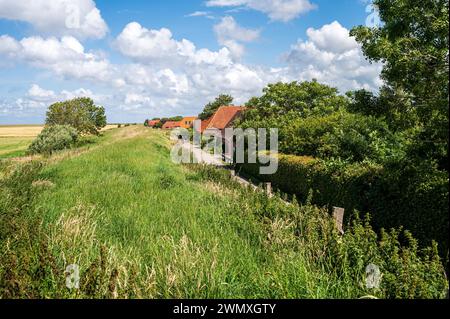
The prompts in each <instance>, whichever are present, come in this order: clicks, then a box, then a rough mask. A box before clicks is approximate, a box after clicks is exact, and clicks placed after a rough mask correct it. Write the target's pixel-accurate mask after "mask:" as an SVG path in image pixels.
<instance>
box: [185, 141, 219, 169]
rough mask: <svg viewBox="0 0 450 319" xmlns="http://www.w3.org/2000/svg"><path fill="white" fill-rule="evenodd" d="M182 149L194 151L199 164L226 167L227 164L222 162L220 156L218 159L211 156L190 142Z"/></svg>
mask: <svg viewBox="0 0 450 319" xmlns="http://www.w3.org/2000/svg"><path fill="white" fill-rule="evenodd" d="M182 147H183V148H184V149H187V150H190V151H192V153H193V155H194V157H195V158H196V160H197V161H198V163H203V164H209V165H215V166H224V165H225V163H224V162H223V161H222V158H221V157H220V156H218V157H216V156H214V155H213V154H209V153H208V152H205V151H204V150H202V149H201V148H200V147H199V146H194V145H193V144H192V143H190V142H185V143H183V145H182Z"/></svg>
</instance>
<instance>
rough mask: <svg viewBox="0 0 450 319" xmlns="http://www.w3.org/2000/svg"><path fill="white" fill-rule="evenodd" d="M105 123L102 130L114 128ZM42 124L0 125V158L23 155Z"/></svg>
mask: <svg viewBox="0 0 450 319" xmlns="http://www.w3.org/2000/svg"><path fill="white" fill-rule="evenodd" d="M115 127H117V125H107V126H106V127H105V128H103V130H102V131H107V130H109V129H112V128H115ZM43 128H44V126H43V125H0V159H1V158H10V157H18V156H23V155H24V154H25V152H26V150H27V148H28V146H29V145H30V144H31V141H33V139H34V138H35V137H36V136H37V135H38V134H39V133H40V132H41V131H42V129H43Z"/></svg>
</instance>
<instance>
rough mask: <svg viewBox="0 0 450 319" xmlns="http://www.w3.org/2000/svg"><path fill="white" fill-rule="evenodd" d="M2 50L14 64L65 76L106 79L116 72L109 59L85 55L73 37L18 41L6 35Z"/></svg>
mask: <svg viewBox="0 0 450 319" xmlns="http://www.w3.org/2000/svg"><path fill="white" fill-rule="evenodd" d="M0 48H1V49H0V54H1V55H3V56H5V57H6V58H7V59H10V60H11V61H19V62H25V63H28V64H30V65H32V66H34V67H37V68H41V69H47V70H50V71H52V72H54V73H55V74H57V75H59V76H62V77H68V78H76V79H91V80H106V79H107V78H109V77H110V76H111V73H112V71H113V67H112V66H111V65H110V63H109V62H108V60H106V59H105V58H103V57H99V56H97V55H95V54H93V53H88V52H85V50H84V47H83V45H82V44H81V43H80V42H79V41H78V40H77V39H76V38H74V37H72V36H64V37H62V38H61V39H57V38H55V37H50V38H46V39H45V38H42V37H28V38H23V39H22V40H20V41H17V40H15V39H14V38H12V37H10V36H7V35H3V36H0Z"/></svg>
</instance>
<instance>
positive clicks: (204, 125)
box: [147, 105, 245, 134]
mask: <svg viewBox="0 0 450 319" xmlns="http://www.w3.org/2000/svg"><path fill="white" fill-rule="evenodd" d="M244 110H245V108H244V107H241V106H232V105H231V106H221V107H219V108H218V109H217V111H216V112H215V113H214V114H213V115H212V116H211V117H210V118H208V119H206V120H203V121H201V125H200V133H204V132H205V131H208V130H211V131H212V130H220V131H221V132H222V134H224V131H225V129H226V128H227V127H231V125H232V123H233V121H234V120H235V119H236V118H238V117H239V116H240V115H241V114H242V112H243V111H244ZM197 119H198V118H197V117H196V116H187V117H184V118H183V119H182V120H181V121H167V122H165V123H164V124H163V125H162V129H163V130H171V129H174V128H178V127H181V128H186V129H188V128H193V126H194V121H195V120H197ZM160 123H161V120H149V121H147V126H148V127H156V126H158V125H159V124H160Z"/></svg>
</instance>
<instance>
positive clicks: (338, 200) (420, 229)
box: [238, 155, 449, 256]
mask: <svg viewBox="0 0 450 319" xmlns="http://www.w3.org/2000/svg"><path fill="white" fill-rule="evenodd" d="M259 166H260V164H249V163H246V164H239V165H238V168H239V169H240V170H241V171H242V172H243V173H246V174H248V175H250V176H254V177H257V178H258V179H259V180H261V181H264V182H272V183H273V186H274V187H276V188H278V189H280V190H281V191H283V192H286V193H288V194H294V195H296V196H297V198H299V199H300V200H302V201H306V199H307V198H308V195H309V194H310V192H311V191H312V194H313V196H312V202H313V203H315V204H317V205H320V206H324V205H325V206H327V207H328V208H329V209H330V208H331V207H332V206H338V207H344V208H345V209H346V211H348V212H350V213H351V212H353V211H354V210H355V209H356V210H358V211H360V212H370V213H371V215H372V217H373V220H372V223H373V226H374V227H375V229H381V228H383V227H384V228H391V227H402V226H403V227H405V228H406V229H408V230H410V231H411V232H412V233H413V234H414V236H415V237H417V238H419V240H420V243H421V244H422V245H428V244H431V240H433V239H434V240H436V241H438V243H439V251H440V252H441V253H442V255H443V256H445V255H446V254H447V250H448V247H449V243H448V236H447V234H448V231H449V228H448V225H449V219H448V218H449V211H448V199H449V197H448V175H447V174H446V172H443V171H440V170H439V169H437V167H436V165H433V163H430V162H424V163H422V164H421V165H420V166H416V164H414V162H410V163H409V164H407V166H406V167H405V162H404V161H403V160H401V161H392V162H390V164H386V165H384V167H383V166H380V165H378V164H374V163H370V162H362V163H353V164H352V163H348V162H346V161H342V160H319V159H314V158H311V157H304V156H293V155H279V161H278V170H277V172H276V173H275V174H272V175H260V174H259ZM350 215H351V214H348V215H347V217H350Z"/></svg>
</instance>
